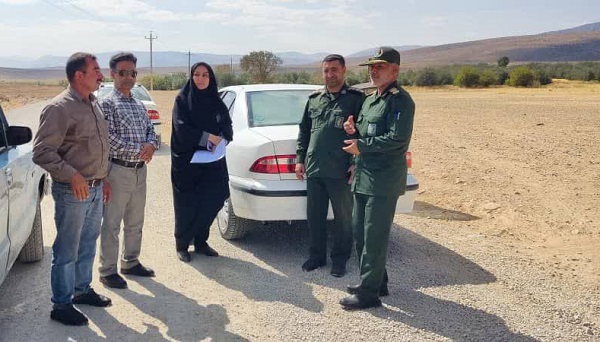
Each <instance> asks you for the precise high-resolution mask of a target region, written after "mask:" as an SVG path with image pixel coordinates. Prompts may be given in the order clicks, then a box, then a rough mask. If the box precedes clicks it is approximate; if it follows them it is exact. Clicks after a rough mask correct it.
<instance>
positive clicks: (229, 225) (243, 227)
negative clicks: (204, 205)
mask: <svg viewBox="0 0 600 342" xmlns="http://www.w3.org/2000/svg"><path fill="white" fill-rule="evenodd" d="M217 225H218V226H219V232H220V233H221V236H222V237H223V238H224V239H225V240H236V239H241V238H243V237H245V236H246V235H247V234H248V232H249V231H250V230H251V229H252V226H254V221H252V220H248V219H244V218H241V217H237V216H235V214H234V213H233V205H232V204H231V198H228V199H227V200H226V201H225V204H224V205H223V208H221V210H220V211H219V213H218V214H217Z"/></svg>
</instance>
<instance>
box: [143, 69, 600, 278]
mask: <svg viewBox="0 0 600 342" xmlns="http://www.w3.org/2000/svg"><path fill="white" fill-rule="evenodd" d="M408 90H409V92H410V93H411V94H412V96H413V98H414V100H415V102H416V108H417V109H416V116H415V124H414V133H413V140H412V146H411V149H412V151H413V172H414V173H415V175H416V176H417V178H418V180H419V184H420V190H419V195H418V197H417V203H416V205H415V211H414V213H413V214H412V216H419V217H426V218H428V219H431V220H443V221H447V223H448V224H447V226H448V227H451V229H455V230H456V234H465V235H469V234H482V235H484V236H486V235H487V236H494V237H499V238H502V239H504V240H506V241H507V242H508V245H509V246H513V247H514V248H515V249H516V250H517V252H519V251H521V252H522V253H526V254H528V255H530V257H532V258H534V259H539V260H540V261H544V262H545V263H548V264H550V265H553V268H554V270H553V273H552V274H553V276H557V277H559V276H562V277H565V278H576V279H577V280H579V281H581V282H582V283H584V284H585V283H587V284H589V285H593V284H598V283H599V282H600V253H598V250H599V249H600V206H599V205H598V203H600V152H599V151H600V149H599V148H598V137H597V134H598V132H600V84H593V83H592V84H590V83H581V82H567V81H561V80H556V81H555V83H554V84H553V85H551V86H549V87H544V88H535V89H516V88H510V87H499V88H490V89H474V90H466V89H460V88H456V87H444V88H437V89H430V88H409V89H408ZM176 94H177V92H174V91H172V92H168V91H155V92H154V93H153V94H152V95H153V96H154V98H155V100H156V102H157V104H158V107H159V109H160V112H161V114H162V119H163V123H164V126H163V132H165V133H166V134H165V135H164V137H163V141H169V135H170V120H171V110H172V106H173V101H174V98H175V96H176Z"/></svg>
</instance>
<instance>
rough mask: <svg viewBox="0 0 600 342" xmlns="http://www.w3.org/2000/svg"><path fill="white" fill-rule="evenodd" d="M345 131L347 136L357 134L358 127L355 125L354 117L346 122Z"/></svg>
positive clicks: (350, 117) (351, 116)
mask: <svg viewBox="0 0 600 342" xmlns="http://www.w3.org/2000/svg"><path fill="white" fill-rule="evenodd" d="M344 131H346V134H348V135H353V134H354V133H356V126H355V125H354V116H353V115H350V116H349V117H348V120H346V122H344Z"/></svg>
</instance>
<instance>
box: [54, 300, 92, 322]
mask: <svg viewBox="0 0 600 342" xmlns="http://www.w3.org/2000/svg"><path fill="white" fill-rule="evenodd" d="M50 319H53V320H55V321H58V322H61V323H62V324H65V325H86V324H88V319H87V317H85V315H84V314H83V313H81V311H79V310H77V309H76V308H75V307H74V306H73V305H68V306H65V307H61V308H54V309H52V311H51V312H50Z"/></svg>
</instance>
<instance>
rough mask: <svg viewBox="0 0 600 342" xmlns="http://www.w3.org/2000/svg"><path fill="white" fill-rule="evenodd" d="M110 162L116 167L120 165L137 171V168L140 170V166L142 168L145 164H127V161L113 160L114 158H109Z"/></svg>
mask: <svg viewBox="0 0 600 342" xmlns="http://www.w3.org/2000/svg"><path fill="white" fill-rule="evenodd" d="M110 161H111V162H112V163H115V164H117V165H121V166H124V167H131V168H133V169H139V168H141V167H142V166H144V165H145V164H146V162H144V161H141V162H128V161H125V160H121V159H115V158H110Z"/></svg>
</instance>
